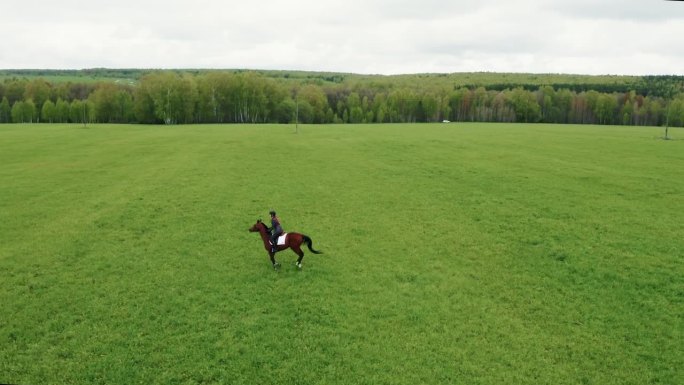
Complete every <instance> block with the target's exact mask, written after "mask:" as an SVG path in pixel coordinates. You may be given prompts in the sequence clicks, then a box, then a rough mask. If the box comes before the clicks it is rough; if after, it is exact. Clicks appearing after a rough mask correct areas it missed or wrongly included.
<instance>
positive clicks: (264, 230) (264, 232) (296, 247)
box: [249, 219, 323, 269]
mask: <svg viewBox="0 0 684 385" xmlns="http://www.w3.org/2000/svg"><path fill="white" fill-rule="evenodd" d="M249 231H250V232H252V233H256V232H258V233H259V235H261V240H262V241H264V248H265V249H266V251H268V256H269V257H270V258H271V263H272V264H273V268H274V269H277V268H279V267H280V263H278V262H277V261H276V260H275V253H277V252H279V251H283V250H287V249H288V248H290V249H292V251H294V252H295V254H297V255H299V259H297V262H296V265H297V268H299V269H301V268H302V258H304V252H303V251H302V248H301V246H302V243H306V246H308V247H309V250H311V252H312V253H314V254H323V252H322V251H316V250H314V249H313V248H312V247H311V238H309V237H307V236H306V235H304V234H299V233H287V234H286V236H285V244H284V245H278V246H277V247H276V251H275V252H272V251H271V240H270V237H269V234H268V227H267V226H266V224H265V223H264V222H262V221H261V219H258V220H257V222H256V223H255V224H254V226H252V227H250V228H249Z"/></svg>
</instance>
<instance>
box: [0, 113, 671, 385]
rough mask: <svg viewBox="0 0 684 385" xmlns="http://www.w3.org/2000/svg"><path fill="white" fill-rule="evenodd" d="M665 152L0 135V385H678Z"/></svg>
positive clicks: (93, 131) (167, 132) (472, 140)
mask: <svg viewBox="0 0 684 385" xmlns="http://www.w3.org/2000/svg"><path fill="white" fill-rule="evenodd" d="M671 133H672V135H673V137H674V138H675V139H676V140H671V141H665V140H661V139H659V136H661V135H662V129H661V128H633V127H604V126H601V127H599V126H562V125H514V124H508V125H496V124H492V125H490V124H432V125H426V124H422V125H339V126H334V125H331V126H300V127H299V133H297V134H295V133H294V127H293V126H277V125H268V126H267V125H254V126H247V125H234V126H224V125H207V126H176V127H163V126H116V125H97V126H92V127H89V128H83V127H80V126H75V125H0V164H1V165H2V166H1V167H0V277H1V279H2V285H1V288H0V305H1V306H2V315H1V316H0V383H14V384H27V385H28V384H157V383H158V384H200V383H209V384H212V383H223V384H229V383H233V384H268V383H277V384H346V385H349V384H393V385H394V384H406V385H415V384H497V385H500V384H553V385H558V384H600V385H605V384H620V385H624V384H635V385H644V384H668V385H675V384H678V383H681V380H682V379H683V378H684V369H683V368H684V259H683V257H684V228H683V227H682V223H683V222H684V221H683V220H682V218H684V133H683V132H682V131H681V130H680V129H675V130H674V131H672V132H671ZM270 208H274V209H276V210H277V211H278V214H279V216H280V217H281V220H282V222H283V226H284V228H285V230H286V231H288V230H289V231H297V232H302V233H305V234H307V235H309V236H311V238H312V239H313V242H314V247H315V248H316V249H319V250H322V251H324V252H325V254H323V255H313V254H311V253H310V252H308V250H305V252H306V253H307V254H306V256H305V258H304V268H303V270H302V271H298V270H297V269H296V268H295V267H294V266H293V264H292V263H293V262H294V261H295V260H296V256H295V254H294V253H292V252H291V251H285V252H282V253H279V254H278V256H277V258H278V259H279V260H280V262H281V263H282V264H283V267H282V269H281V270H280V271H279V272H275V271H274V270H273V269H272V268H271V265H270V262H269V261H268V256H267V254H266V252H265V250H264V249H263V246H262V243H261V240H260V238H259V237H258V235H256V234H254V233H249V232H248V231H247V229H248V227H249V226H251V225H252V224H254V222H255V221H256V219H257V218H263V219H267V217H268V210H269V209H270Z"/></svg>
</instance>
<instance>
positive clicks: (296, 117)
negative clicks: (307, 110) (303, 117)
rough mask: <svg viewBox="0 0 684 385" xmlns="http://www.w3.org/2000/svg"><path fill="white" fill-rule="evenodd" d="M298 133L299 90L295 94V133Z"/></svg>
mask: <svg viewBox="0 0 684 385" xmlns="http://www.w3.org/2000/svg"><path fill="white" fill-rule="evenodd" d="M298 133H299V92H297V94H296V95H295V134H298Z"/></svg>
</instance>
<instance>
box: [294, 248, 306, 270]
mask: <svg viewBox="0 0 684 385" xmlns="http://www.w3.org/2000/svg"><path fill="white" fill-rule="evenodd" d="M292 251H294V252H295V254H297V255H299V258H298V259H297V262H296V263H295V264H296V265H297V268H298V269H301V268H302V259H304V252H303V251H302V249H301V248H300V247H299V246H296V247H292Z"/></svg>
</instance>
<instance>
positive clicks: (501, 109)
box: [0, 70, 684, 126]
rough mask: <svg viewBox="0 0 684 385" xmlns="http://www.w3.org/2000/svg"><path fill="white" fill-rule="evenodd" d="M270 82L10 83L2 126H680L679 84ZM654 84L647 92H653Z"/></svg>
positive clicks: (217, 78)
mask: <svg viewBox="0 0 684 385" xmlns="http://www.w3.org/2000/svg"><path fill="white" fill-rule="evenodd" d="M326 76H327V77H329V78H330V79H332V80H333V81H328V80H325V79H324V78H323V77H320V76H319V77H315V76H314V77H306V76H299V77H289V76H282V73H279V74H278V76H269V75H268V74H265V73H261V72H257V71H195V72H190V71H186V72H182V71H172V70H166V71H155V72H150V73H146V74H142V75H141V76H140V77H139V78H137V79H136V80H135V81H134V82H126V81H97V82H50V81H48V80H45V79H43V78H40V77H38V78H32V79H29V78H17V77H12V78H5V80H4V81H3V82H2V83H0V123H27V122H32V123H35V122H44V123H84V122H93V123H143V124H196V123H292V122H294V121H295V120H297V121H298V122H300V123H314V124H316V123H408V122H411V123H413V122H441V121H455V122H456V121H457V122H463V121H467V122H525V123H537V122H543V123H575V124H621V125H637V126H661V125H666V124H667V125H671V126H684V90H683V89H682V81H681V78H679V77H671V78H668V77H644V78H639V79H638V82H633V83H630V84H629V85H630V86H634V89H626V88H625V85H624V84H623V85H620V87H617V86H616V84H615V83H613V84H612V85H611V84H608V85H605V84H604V86H603V87H602V86H601V85H600V84H599V85H597V86H596V87H595V88H597V89H585V88H581V87H578V86H577V84H568V86H567V87H563V86H554V85H549V84H547V85H538V86H534V85H533V84H527V85H520V84H517V85H516V84H508V85H505V84H504V83H498V84H491V85H490V86H489V87H487V86H483V85H479V86H475V85H470V86H467V85H458V84H455V83H454V82H453V81H450V78H449V77H448V76H444V77H440V76H436V75H434V76H427V77H423V76H419V75H417V76H413V77H403V78H401V80H397V79H398V78H392V77H382V76H358V77H348V76H345V75H344V74H339V75H334V74H332V75H326ZM649 85H650V86H649ZM600 90H604V91H606V90H608V91H607V92H601V91H600Z"/></svg>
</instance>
